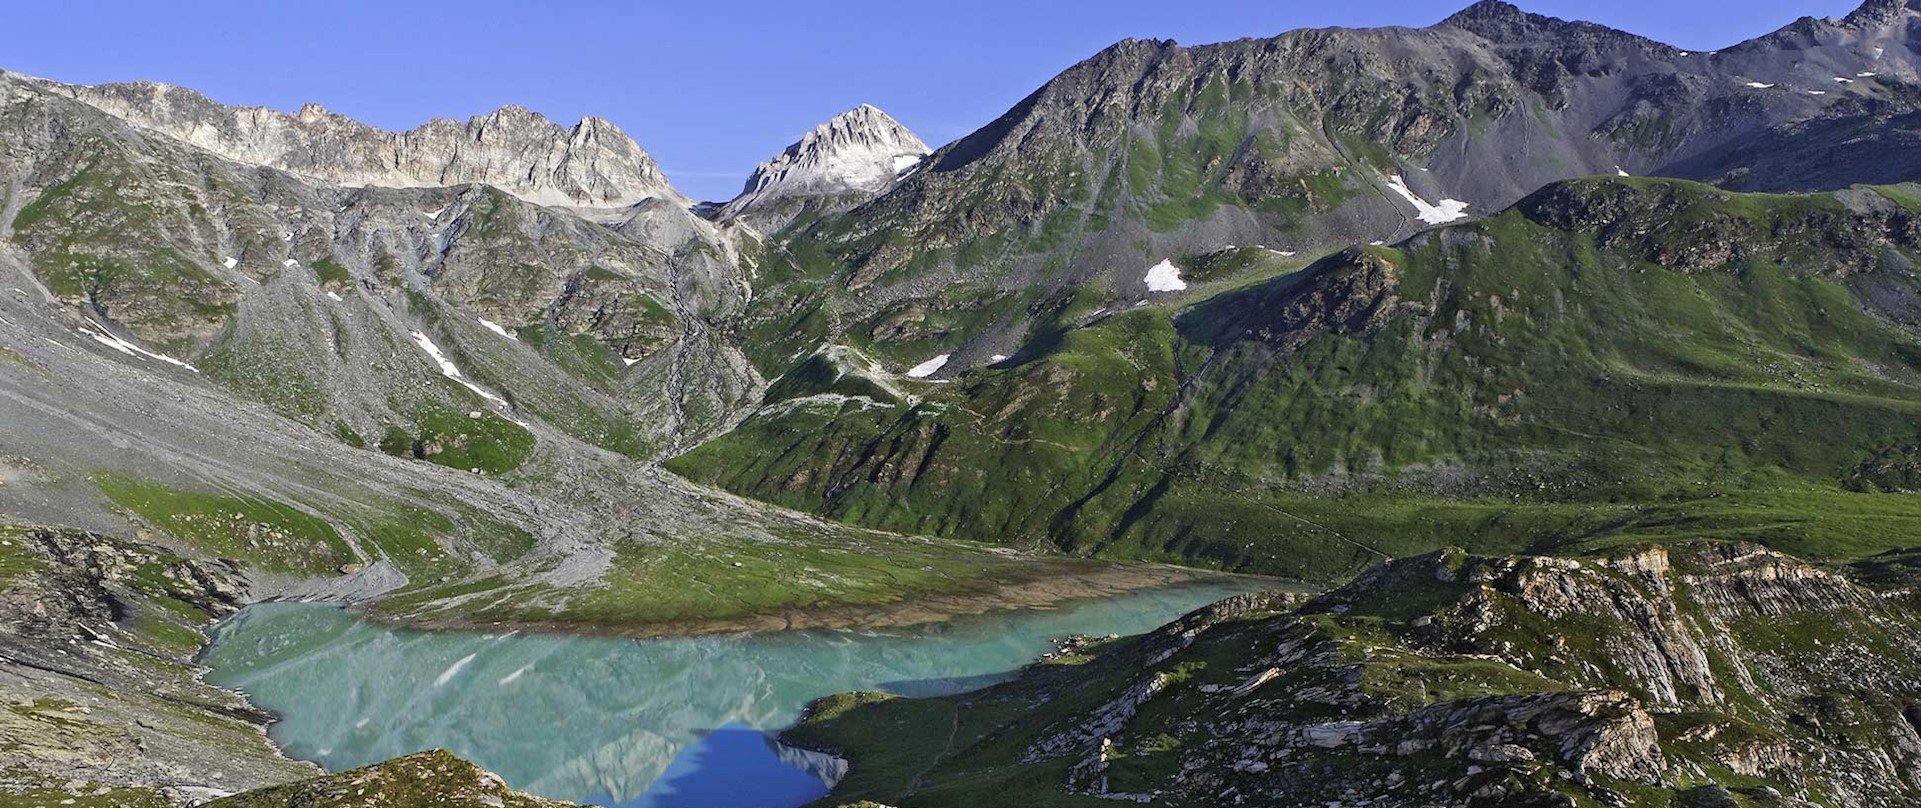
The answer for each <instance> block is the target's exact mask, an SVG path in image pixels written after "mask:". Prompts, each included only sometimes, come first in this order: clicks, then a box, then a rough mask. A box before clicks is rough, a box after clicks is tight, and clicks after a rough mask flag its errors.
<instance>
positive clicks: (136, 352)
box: [48, 326, 200, 373]
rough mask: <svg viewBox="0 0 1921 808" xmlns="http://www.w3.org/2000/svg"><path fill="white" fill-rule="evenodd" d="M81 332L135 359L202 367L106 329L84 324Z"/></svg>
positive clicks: (197, 371)
mask: <svg viewBox="0 0 1921 808" xmlns="http://www.w3.org/2000/svg"><path fill="white" fill-rule="evenodd" d="M80 333H82V334H85V335H87V336H89V337H93V341H94V342H98V343H100V344H101V345H105V346H107V347H109V348H112V349H114V350H116V351H119V352H121V353H123V354H126V355H128V356H131V357H133V358H135V359H140V358H146V359H158V360H160V361H162V362H165V363H167V364H169V365H175V366H178V367H183V368H186V369H188V370H191V371H193V372H195V373H199V372H200V369H199V368H196V367H194V366H192V365H189V364H187V363H185V362H182V361H180V360H178V359H175V358H173V357H171V356H167V355H165V354H157V353H154V352H153V351H149V350H147V349H145V348H142V347H140V346H138V345H135V344H133V343H131V342H128V341H126V340H124V339H121V338H119V337H116V336H114V335H112V334H109V333H107V332H105V331H96V330H94V329H91V328H87V327H85V326H82V327H81V328H80ZM48 341H49V342H52V340H48ZM54 344H55V345H59V344H60V343H57V342H55V343H54Z"/></svg>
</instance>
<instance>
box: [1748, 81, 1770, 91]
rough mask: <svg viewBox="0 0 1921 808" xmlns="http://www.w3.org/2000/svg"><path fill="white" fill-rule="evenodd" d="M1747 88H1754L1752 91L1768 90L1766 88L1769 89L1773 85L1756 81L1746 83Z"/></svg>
mask: <svg viewBox="0 0 1921 808" xmlns="http://www.w3.org/2000/svg"><path fill="white" fill-rule="evenodd" d="M1748 86H1749V87H1753V88H1754V89H1756V90H1766V89H1768V88H1771V87H1773V86H1774V85H1772V84H1762V83H1761V82H1758V81H1750V82H1748Z"/></svg>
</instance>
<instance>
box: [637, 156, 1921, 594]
mask: <svg viewBox="0 0 1921 808" xmlns="http://www.w3.org/2000/svg"><path fill="white" fill-rule="evenodd" d="M1851 193H1852V194H1853V196H1852V198H1851V199H1847V200H1844V199H1843V198H1841V197H1838V196H1837V195H1809V196H1773V195H1746V194H1730V193H1726V192H1722V191H1719V190H1717V189H1713V188H1710V187H1707V186H1700V185H1695V184H1691V183H1683V182H1672V181H1655V180H1613V179H1609V180H1601V179H1596V180H1580V181H1572V182H1569V183H1565V184H1561V185H1557V186H1552V187H1550V188H1549V189H1547V190H1545V191H1543V192H1541V193H1538V194H1536V195H1535V196H1533V197H1530V198H1529V199H1528V200H1527V201H1524V202H1523V203H1522V204H1521V205H1519V206H1517V208H1516V209H1514V210H1510V211H1508V212H1505V213H1502V214H1500V215H1498V216H1495V217H1492V218H1490V219H1487V220H1484V221H1480V222H1475V223H1470V224H1465V225H1460V226H1455V227H1450V228H1445V229H1442V230H1438V231H1431V232H1429V233H1427V234H1423V235H1421V236H1418V237H1416V238H1414V239H1412V240H1410V241H1408V242H1406V243H1404V244H1401V245H1396V246H1394V247H1373V248H1364V249H1359V250H1351V251H1348V252H1345V253H1341V254H1337V255H1334V256H1330V257H1328V258H1326V259H1323V260H1322V261H1320V262H1318V263H1315V264H1314V265H1312V266H1310V267H1308V268H1306V269H1304V270H1301V271H1299V272H1294V273H1288V274H1282V275H1280V276H1278V277H1275V278H1273V279H1271V280H1265V281H1260V282H1255V283H1253V284H1251V285H1248V286H1245V287H1242V288H1238V289H1233V290H1230V291H1226V292H1223V293H1220V294H1214V295H1212V296H1209V297H1206V298H1205V299H1202V300H1199V301H1195V302H1194V303H1193V304H1192V305H1190V306H1188V307H1187V308H1184V309H1181V308H1174V307H1163V306H1151V307H1147V308H1142V309H1133V310H1129V311H1126V312H1124V313H1119V314H1113V315H1109V316H1104V317H1097V318H1095V319H1094V320H1093V321H1092V322H1089V323H1086V324H1081V323H1079V322H1075V321H1072V320H1070V321H1067V322H1066V323H1065V324H1064V325H1063V327H1062V328H1061V329H1060V330H1059V331H1058V332H1057V333H1053V334H1046V333H1044V334H1042V335H1041V336H1039V337H1037V338H1036V339H1035V341H1034V343H1033V344H1030V345H1029V346H1028V347H1027V348H1025V349H1023V350H1022V351H1020V352H1019V354H1018V355H1017V356H1015V357H1014V358H1013V359H1012V360H1010V361H1008V362H1004V363H1001V364H998V365H995V366H992V367H988V368H982V369H977V370H975V371H972V372H969V373H967V374H965V375H963V376H962V377H961V378H959V379H957V380H956V381H955V382H954V383H952V384H947V385H913V386H914V388H915V389H914V390H913V391H912V392H913V394H914V399H913V400H912V401H908V402H888V401H882V402H881V403H882V404H884V405H885V406H874V405H873V403H872V402H861V401H839V400H834V399H823V400H820V401H809V402H804V404H803V405H801V406H786V407H779V408H770V409H769V410H768V411H767V414H765V415H763V416H760V417H757V418H754V419H750V420H749V421H748V422H747V423H746V424H744V425H743V426H742V427H741V428H739V429H737V430H735V431H734V432H733V433H731V434H729V435H727V436H724V437H722V438H720V439H719V440H716V441H714V442H712V443H709V444H707V445H705V446H702V447H700V448H699V449H697V450H695V451H694V452H692V453H690V454H688V455H686V456H683V457H682V458H679V459H678V460H676V461H674V464H673V467H674V468H675V469H676V470H678V471H681V472H682V473H685V474H688V475H689V476H693V477H695V478H698V479H703V480H707V481H710V482H714V483H716V484H719V485H722V486H725V487H728V488H731V489H734V490H736V491H740V492H743V493H749V494H752V495H754V496H758V497H762V498H765V499H769V500H772V501H775V502H778V503H781V504H784V505H789V506H792V507H797V508H801V509H805V510H811V511H815V512H819V513H823V514H826V515H829V516H832V517H834V518H837V519H842V520H846V521H850V522H854V523H858V524H864V525H872V526H877V527H885V528H889V529H896V530H903V531H913V532H924V533H933V534H939V535H951V536H958V537H965V538H973V539H982V540H989V541H1005V542H1010V543H1015V544H1020V545H1026V546H1058V547H1062V548H1066V549H1069V550H1073V551H1077V552H1097V553H1103V554H1107V555H1113V556H1120V557H1131V558H1175V559H1181V560H1186V561H1190V562H1198V563H1204V564H1218V565H1222V566H1228V567H1234V568H1239V569H1248V570H1258V571H1262V572H1270V573H1280V574H1289V575H1299V576H1303V577H1310V578H1323V579H1327V578H1336V577H1339V576H1342V575H1346V574H1351V573H1352V572H1354V571H1356V570H1358V569H1359V568H1361V567H1362V566H1363V565H1365V564H1367V563H1370V562H1371V561H1374V560H1378V559H1379V558H1381V557H1384V556H1398V555H1406V554H1409V553H1416V552H1420V551H1423V550H1426V549H1431V548H1433V547H1436V546H1440V545H1442V544H1449V543H1452V544H1464V545H1469V546H1472V547H1473V548H1475V549H1477V550H1483V551H1489V552H1494V551H1512V550H1520V549H1524V548H1529V547H1533V548H1538V549H1547V548H1557V547H1570V546H1578V545H1583V544H1593V543H1606V542H1612V541H1620V540H1624V539H1629V538H1637V537H1650V536H1677V535H1678V536H1692V535H1719V536H1725V537H1735V538H1748V539H1754V540H1759V541H1764V542H1769V543H1773V544H1776V545H1779V546H1781V547H1783V548H1784V549H1788V550H1790V551H1793V552H1797V553H1801V554H1804V555H1809V556H1812V557H1816V558H1841V559H1847V558H1854V557H1858V556H1860V555H1865V554H1870V553H1872V552H1876V551H1878V550H1881V549H1886V548H1889V547H1899V546H1905V545H1909V544H1914V543H1916V542H1917V541H1921V521H1917V518H1921V506H1916V505H1914V504H1912V503H1911V501H1910V498H1909V497H1905V496H1900V495H1889V494H1885V493H1882V492H1883V491H1884V490H1886V489H1889V488H1899V487H1900V480H1902V479H1906V477H1904V476H1903V474H1904V473H1905V472H1904V471H1903V469H1905V468H1906V466H1905V465H1904V463H1905V461H1904V460H1903V459H1902V458H1905V457H1906V456H1907V455H1906V454H1905V452H1907V451H1908V449H1907V447H1912V446H1914V445H1915V444H1916V442H1917V440H1921V420H1918V419H1917V416H1918V415H1921V341H1918V340H1917V339H1916V337H1915V335H1914V333H1913V332H1912V330H1911V329H1910V328H1909V327H1908V326H1907V325H1905V324H1903V323H1902V322H1901V321H1900V320H1899V318H1900V317H1901V316H1902V313H1901V312H1900V311H1899V310H1897V309H1893V308H1890V307H1888V306H1887V305H1885V303H1886V300H1887V299H1888V298H1889V297H1890V296H1900V295H1910V296H1911V295H1912V294H1913V291H1914V289H1915V282H1914V280H1913V276H1912V274H1911V273H1910V272H1909V271H1907V269H1905V267H1908V266H1911V264H1910V263H1909V259H1910V257H1911V255H1912V254H1913V251H1914V250H1915V249H1916V248H1917V246H1921V242H1918V241H1917V239H1918V238H1921V234H1917V231H1916V226H1915V221H1916V219H1915V215H1916V214H1915V209H1914V208H1913V207H1912V206H1911V201H1910V198H1909V197H1908V196H1906V195H1904V194H1902V193H1900V192H1898V191H1893V190H1890V191H1888V192H1870V191H1857V192H1851ZM776 389H777V390H780V391H781V392H782V393H784V394H786V395H788V396H790V397H799V396H800V395H803V394H804V393H806V392H807V391H805V390H799V389H794V390H787V389H782V388H779V387H777V388H776Z"/></svg>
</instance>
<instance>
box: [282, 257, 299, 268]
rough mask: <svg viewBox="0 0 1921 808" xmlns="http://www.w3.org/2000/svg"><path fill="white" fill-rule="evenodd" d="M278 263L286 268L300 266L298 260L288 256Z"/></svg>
mask: <svg viewBox="0 0 1921 808" xmlns="http://www.w3.org/2000/svg"><path fill="white" fill-rule="evenodd" d="M280 265H281V266H283V267H286V268H288V269H293V268H294V267H297V266H300V262H299V261H295V260H293V259H292V258H289V259H287V260H285V261H282V262H280Z"/></svg>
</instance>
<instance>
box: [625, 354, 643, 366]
mask: <svg viewBox="0 0 1921 808" xmlns="http://www.w3.org/2000/svg"><path fill="white" fill-rule="evenodd" d="M620 363H621V364H623V365H626V366H627V367H633V366H635V365H638V364H640V360H638V359H628V358H627V357H624V356H623V357H621V358H620Z"/></svg>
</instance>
